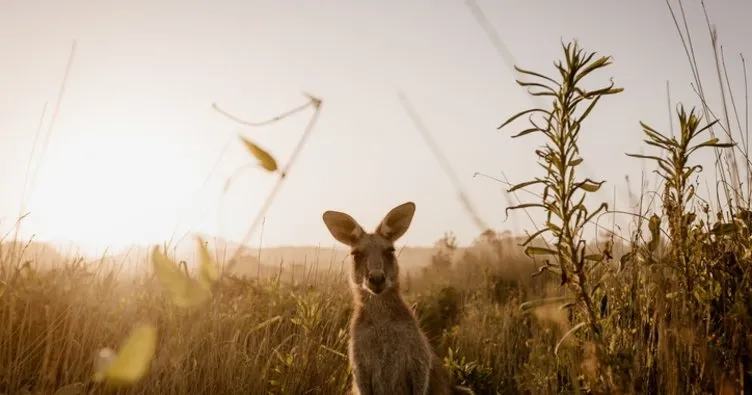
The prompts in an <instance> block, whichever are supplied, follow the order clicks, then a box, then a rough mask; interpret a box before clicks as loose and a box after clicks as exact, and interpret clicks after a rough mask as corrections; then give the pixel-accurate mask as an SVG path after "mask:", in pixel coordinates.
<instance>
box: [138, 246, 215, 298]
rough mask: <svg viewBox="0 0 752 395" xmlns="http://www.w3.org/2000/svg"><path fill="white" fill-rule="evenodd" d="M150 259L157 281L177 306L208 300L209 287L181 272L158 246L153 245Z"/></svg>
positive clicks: (209, 294) (209, 295)
mask: <svg viewBox="0 0 752 395" xmlns="http://www.w3.org/2000/svg"><path fill="white" fill-rule="evenodd" d="M207 255H208V253H207ZM151 259H152V264H153V265H154V273H155V274H156V276H157V279H158V280H159V283H160V284H162V287H163V288H164V289H165V291H166V293H167V295H168V296H169V298H170V300H172V302H173V303H175V304H176V305H177V306H178V307H193V306H197V305H199V304H201V303H204V302H206V301H208V300H209V298H210V297H211V291H210V289H208V288H206V287H204V286H201V285H199V283H197V282H196V281H195V280H193V279H191V278H190V277H188V276H187V275H186V274H185V273H183V272H181V271H180V269H179V268H178V266H177V264H176V263H175V262H174V261H173V260H171V259H170V258H168V257H167V255H165V254H164V253H162V252H161V251H160V249H159V247H154V249H153V250H152V254H151Z"/></svg>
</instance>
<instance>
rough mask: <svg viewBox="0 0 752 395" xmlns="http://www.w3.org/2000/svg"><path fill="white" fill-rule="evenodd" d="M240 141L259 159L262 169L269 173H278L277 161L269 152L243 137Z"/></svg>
mask: <svg viewBox="0 0 752 395" xmlns="http://www.w3.org/2000/svg"><path fill="white" fill-rule="evenodd" d="M240 141H242V142H243V145H245V148H246V149H247V150H248V152H250V153H251V155H253V156H254V157H255V158H256V159H258V161H259V164H260V165H261V167H263V168H264V169H265V170H266V171H269V172H273V171H277V161H276V160H275V159H274V157H272V156H271V155H270V154H269V153H268V152H266V151H265V150H264V149H263V148H261V147H259V146H258V145H256V144H254V143H252V142H250V141H249V140H248V139H246V138H245V137H243V136H240Z"/></svg>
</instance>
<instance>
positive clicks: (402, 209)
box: [376, 202, 415, 243]
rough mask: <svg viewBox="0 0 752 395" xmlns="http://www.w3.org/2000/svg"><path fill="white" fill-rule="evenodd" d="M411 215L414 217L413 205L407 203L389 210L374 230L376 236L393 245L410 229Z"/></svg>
mask: <svg viewBox="0 0 752 395" xmlns="http://www.w3.org/2000/svg"><path fill="white" fill-rule="evenodd" d="M413 215H415V203H413V202H407V203H403V204H400V205H399V206H397V207H395V208H393V209H391V210H390V211H389V213H387V214H386V216H385V217H384V219H382V220H381V223H380V224H379V226H378V227H377V228H376V234H378V235H379V236H381V237H383V238H385V239H387V240H389V241H390V242H392V243H394V242H395V241H397V240H399V238H400V237H402V236H403V235H404V234H405V232H407V229H408V228H410V224H411V223H412V222H413Z"/></svg>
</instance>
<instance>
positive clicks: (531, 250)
mask: <svg viewBox="0 0 752 395" xmlns="http://www.w3.org/2000/svg"><path fill="white" fill-rule="evenodd" d="M556 254H557V252H556V251H554V250H552V249H550V248H543V247H533V246H529V247H527V248H525V255H527V256H533V255H556Z"/></svg>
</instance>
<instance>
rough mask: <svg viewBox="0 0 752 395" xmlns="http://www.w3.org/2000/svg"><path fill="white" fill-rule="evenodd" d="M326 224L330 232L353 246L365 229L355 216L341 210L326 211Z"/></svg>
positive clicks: (344, 242) (324, 216) (342, 241)
mask: <svg viewBox="0 0 752 395" xmlns="http://www.w3.org/2000/svg"><path fill="white" fill-rule="evenodd" d="M323 219H324V224H326V227H327V228H329V233H331V234H332V236H334V238H335V239H337V241H339V242H340V243H343V244H347V245H348V246H350V247H352V246H354V245H355V243H357V242H358V240H360V238H361V237H363V235H365V233H366V232H365V231H364V230H363V228H362V227H361V226H360V224H358V221H356V220H355V219H354V218H353V217H351V216H349V215H348V214H345V213H341V212H339V211H326V212H324V215H323Z"/></svg>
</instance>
